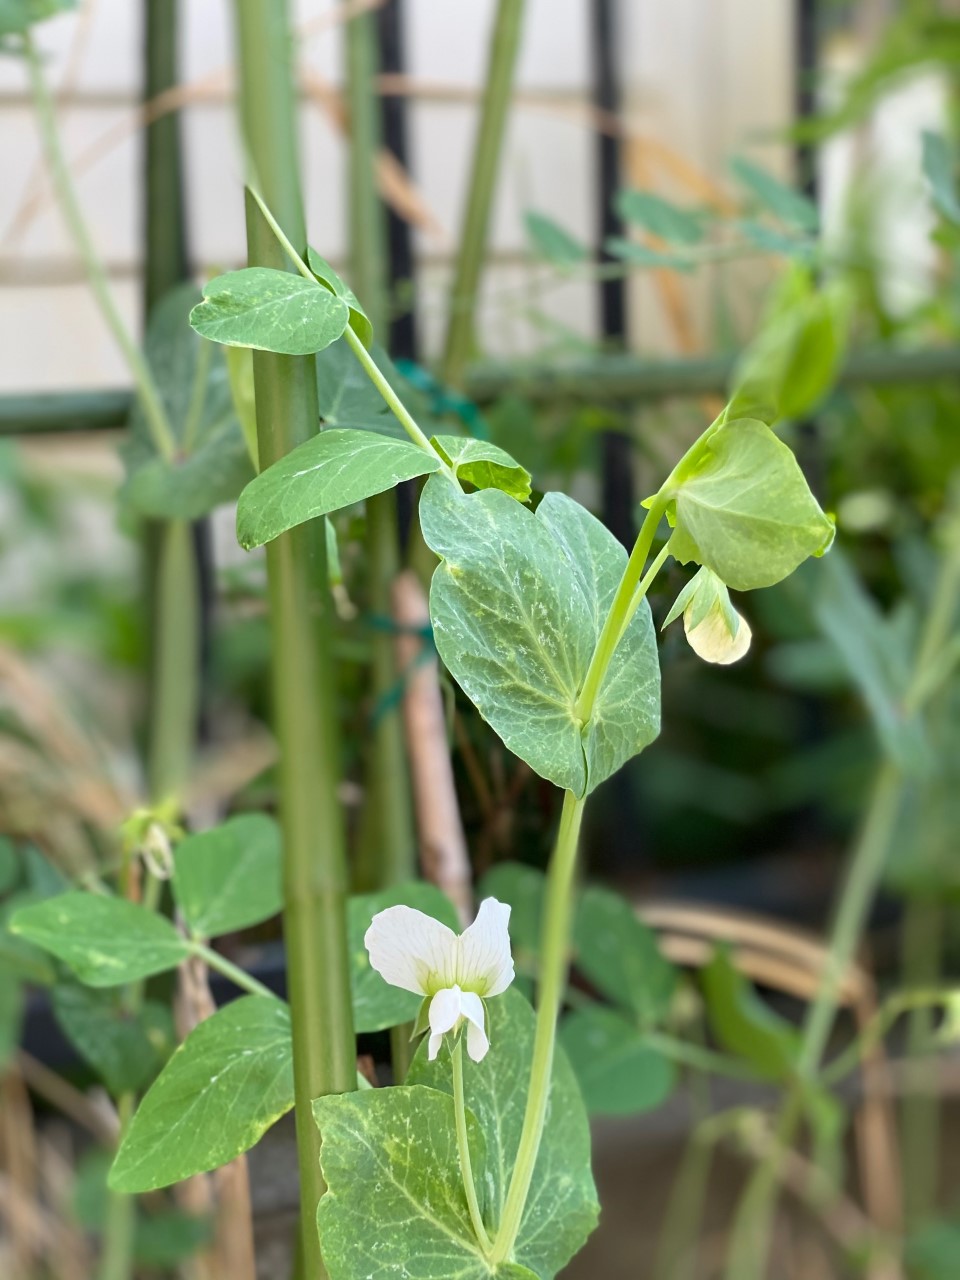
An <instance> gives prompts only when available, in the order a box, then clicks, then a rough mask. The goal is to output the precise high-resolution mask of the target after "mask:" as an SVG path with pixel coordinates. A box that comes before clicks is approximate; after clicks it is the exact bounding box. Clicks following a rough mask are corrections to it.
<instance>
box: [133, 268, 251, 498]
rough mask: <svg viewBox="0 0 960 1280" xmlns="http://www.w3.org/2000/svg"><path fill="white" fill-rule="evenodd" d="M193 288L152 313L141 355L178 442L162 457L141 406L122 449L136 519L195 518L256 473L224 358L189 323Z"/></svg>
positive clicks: (135, 410) (171, 297)
mask: <svg viewBox="0 0 960 1280" xmlns="http://www.w3.org/2000/svg"><path fill="white" fill-rule="evenodd" d="M199 296H200V295H199V293H198V292H197V290H196V289H195V288H194V287H193V286H192V285H181V286H178V287H177V288H176V289H173V290H171V292H170V293H168V294H166V295H165V296H164V297H163V298H162V299H161V301H160V302H159V303H158V305H157V306H156V307H155V308H154V309H153V312H152V313H151V316H150V323H149V325H148V326H147V336H146V341H145V344H144V356H145V357H146V360H147V363H148V364H149V366H150V372H151V373H152V375H153V379H154V382H155V383H156V385H157V389H158V391H159V393H160V398H161V400H162V402H163V406H164V408H165V410H166V413H167V418H168V420H169V422H170V426H171V428H172V430H173V433H174V437H175V439H176V445H177V455H176V457H175V458H174V459H173V460H168V459H166V458H163V457H161V456H160V455H158V454H157V452H156V446H155V444H154V441H153V437H152V435H151V433H150V429H149V426H148V424H147V420H146V418H145V416H144V413H143V410H142V408H141V407H140V405H139V403H137V402H136V401H135V402H134V407H133V410H132V412H131V415H130V439H129V440H128V441H127V442H126V443H125V444H124V445H123V446H122V450H121V452H122V456H123V459H124V463H125V465H126V469H127V482H126V485H125V486H124V489H123V491H122V500H123V501H124V502H125V503H126V504H127V505H128V506H129V507H132V508H133V509H134V510H135V511H137V512H139V513H140V514H141V515H146V516H152V517H157V518H166V519H171V520H194V519H198V518H199V517H200V516H203V515H206V514H207V513H208V512H210V511H213V510H214V508H215V507H218V506H220V505H221V503H224V502H232V501H233V500H234V499H235V498H236V497H237V495H238V494H239V493H240V490H241V489H242V488H243V486H244V485H245V484H246V483H247V481H248V480H249V479H250V478H251V477H252V475H253V467H252V464H251V462H250V457H249V453H248V450H247V448H246V445H245V442H244V438H243V431H242V429H241V426H240V423H239V420H238V418H237V414H236V408H235V405H234V401H233V396H232V394H231V391H230V382H229V376H228V372H227V367H226V362H225V360H224V353H223V352H222V351H221V350H220V349H219V348H218V347H216V346H212V345H211V344H210V343H208V342H204V340H203V339H202V338H200V337H199V336H198V335H197V334H196V333H194V331H193V329H191V327H190V323H189V319H188V316H189V312H190V309H191V307H192V306H193V305H194V303H196V301H197V299H198V298H199Z"/></svg>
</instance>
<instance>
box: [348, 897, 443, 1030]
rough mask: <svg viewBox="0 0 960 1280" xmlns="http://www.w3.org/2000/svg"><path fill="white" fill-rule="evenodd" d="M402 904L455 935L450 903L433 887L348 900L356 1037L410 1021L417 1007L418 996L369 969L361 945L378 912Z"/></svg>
mask: <svg viewBox="0 0 960 1280" xmlns="http://www.w3.org/2000/svg"><path fill="white" fill-rule="evenodd" d="M398 904H402V905H403V906H407V907H415V908H416V909H417V910H418V911H422V912H423V913H424V914H425V915H428V916H433V918H434V919H435V920H441V921H442V922H443V923H444V924H445V925H449V927H450V928H451V929H454V930H455V931H456V932H458V933H459V931H460V922H459V921H458V919H457V913H456V911H455V910H454V908H453V903H452V902H451V901H450V899H449V898H448V897H447V896H446V894H444V893H441V892H440V890H439V889H438V888H436V886H435V885H432V884H424V883H422V882H421V881H412V882H411V883H409V884H401V885H394V886H393V887H392V888H390V889H382V890H381V891H380V892H378V893H360V894H355V895H354V896H353V897H351V899H350V902H349V905H348V908H347V933H348V940H349V948H350V987H351V991H352V994H353V1023H354V1027H355V1029H356V1031H357V1032H358V1033H359V1034H363V1033H364V1032H369V1031H383V1030H385V1029H386V1028H387V1027H396V1026H399V1025H400V1023H401V1022H411V1021H412V1020H413V1019H414V1018H415V1017H416V1016H417V1011H418V1009H419V1008H420V1004H421V997H420V996H418V995H414V994H413V992H411V991H401V989H400V988H399V987H392V986H390V984H389V983H388V982H385V981H384V980H383V978H381V977H380V975H379V973H377V971H376V970H375V969H371V967H370V957H369V956H368V955H367V949H366V947H365V946H364V945H363V935H364V934H365V933H366V932H367V929H368V928H369V927H370V921H371V920H372V919H373V917H374V916H375V915H376V914H377V912H378V911H385V910H386V909H387V907H395V906H397V905H398Z"/></svg>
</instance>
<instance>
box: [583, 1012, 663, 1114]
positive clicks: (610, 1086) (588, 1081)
mask: <svg viewBox="0 0 960 1280" xmlns="http://www.w3.org/2000/svg"><path fill="white" fill-rule="evenodd" d="M560 1043H561V1044H562V1045H563V1048H564V1050H565V1052H566V1054H567V1057H568V1058H569V1059H570V1063H571V1065H572V1067H573V1070H574V1072H575V1073H576V1077H577V1080H578V1081H579V1083H580V1088H581V1090H582V1092H583V1100H584V1102H585V1103H586V1104H587V1110H588V1111H589V1112H590V1114H591V1115H598V1116H625V1115H636V1114H638V1113H639V1112H641V1111H651V1110H652V1109H653V1108H654V1107H659V1106H660V1104H661V1103H662V1102H665V1101H666V1099H667V1098H668V1097H669V1096H670V1094H671V1093H672V1092H673V1087H674V1084H675V1082H676V1070H675V1068H674V1065H673V1063H672V1062H671V1061H670V1060H669V1058H666V1057H665V1056H664V1055H663V1054H662V1053H661V1052H660V1050H659V1049H656V1048H653V1047H652V1046H651V1045H649V1044H647V1043H646V1042H645V1040H644V1036H643V1032H642V1031H639V1030H638V1029H637V1027H636V1026H635V1025H634V1024H633V1023H631V1022H629V1021H628V1020H627V1019H626V1018H624V1017H622V1016H621V1015H620V1014H619V1013H615V1012H614V1011H613V1010H612V1009H604V1008H602V1007H601V1006H600V1005H597V1006H595V1007H593V1008H585V1009H576V1010H574V1012H573V1013H571V1014H568V1016H567V1017H566V1018H564V1020H563V1022H562V1023H561V1025H560Z"/></svg>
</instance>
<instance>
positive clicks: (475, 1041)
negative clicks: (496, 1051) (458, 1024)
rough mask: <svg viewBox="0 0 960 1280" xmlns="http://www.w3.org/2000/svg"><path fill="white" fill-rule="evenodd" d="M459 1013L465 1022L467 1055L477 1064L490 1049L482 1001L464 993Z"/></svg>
mask: <svg viewBox="0 0 960 1280" xmlns="http://www.w3.org/2000/svg"><path fill="white" fill-rule="evenodd" d="M460 1012H461V1014H462V1015H463V1017H465V1018H466V1020H467V1053H469V1055H470V1057H471V1058H472V1059H473V1060H474V1062H479V1061H480V1060H481V1059H482V1058H485V1057H486V1054H487V1050H488V1049H489V1048H490V1041H489V1040H488V1039H487V1017H486V1011H485V1009H484V1007H483V1001H482V1000H481V999H480V997H479V996H478V995H476V994H475V993H474V992H473V991H464V992H463V994H462V995H461V997H460Z"/></svg>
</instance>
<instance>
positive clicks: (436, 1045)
mask: <svg viewBox="0 0 960 1280" xmlns="http://www.w3.org/2000/svg"><path fill="white" fill-rule="evenodd" d="M442 1044H443V1033H442V1032H437V1034H436V1035H433V1036H431V1037H430V1041H429V1043H428V1044H427V1060H428V1061H429V1062H433V1060H434V1058H436V1056H437V1054H438V1053H439V1052H440V1046H441V1045H442Z"/></svg>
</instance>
